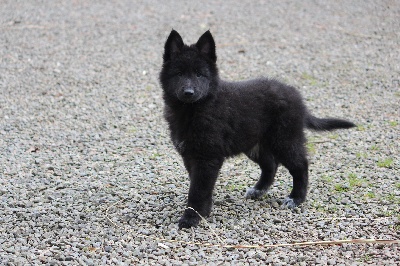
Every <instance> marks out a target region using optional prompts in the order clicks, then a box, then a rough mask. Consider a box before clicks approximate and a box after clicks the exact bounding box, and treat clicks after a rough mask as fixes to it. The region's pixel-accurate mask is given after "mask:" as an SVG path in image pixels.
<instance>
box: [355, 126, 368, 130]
mask: <svg viewBox="0 0 400 266" xmlns="http://www.w3.org/2000/svg"><path fill="white" fill-rule="evenodd" d="M357 130H358V131H365V130H366V128H365V126H363V125H358V126H357Z"/></svg>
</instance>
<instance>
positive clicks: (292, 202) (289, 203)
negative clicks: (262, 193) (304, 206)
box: [282, 197, 303, 209]
mask: <svg viewBox="0 0 400 266" xmlns="http://www.w3.org/2000/svg"><path fill="white" fill-rule="evenodd" d="M302 202H303V201H302V200H301V199H296V198H294V199H293V198H291V197H287V198H285V199H284V200H283V204H282V206H283V207H286V208H289V209H294V208H296V207H297V206H299V205H300V204H301V203H302Z"/></svg>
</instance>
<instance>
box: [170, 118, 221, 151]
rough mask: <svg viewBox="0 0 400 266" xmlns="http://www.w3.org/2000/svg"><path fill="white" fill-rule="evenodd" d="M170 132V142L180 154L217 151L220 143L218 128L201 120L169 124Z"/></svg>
mask: <svg viewBox="0 0 400 266" xmlns="http://www.w3.org/2000/svg"><path fill="white" fill-rule="evenodd" d="M175 122H177V121H175ZM170 130H171V139H172V142H173V144H174V146H175V148H176V149H177V151H178V152H179V153H180V154H183V153H186V152H190V153H193V152H195V153H202V152H209V151H210V150H215V149H218V146H219V145H218V143H220V140H219V136H220V135H221V134H219V133H218V128H217V127H215V126H214V127H213V126H212V125H210V124H209V123H205V122H204V121H202V120H197V119H192V120H187V121H185V123H171V124H170Z"/></svg>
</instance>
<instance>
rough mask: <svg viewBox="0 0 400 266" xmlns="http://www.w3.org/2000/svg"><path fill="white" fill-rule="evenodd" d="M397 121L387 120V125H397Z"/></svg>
mask: <svg viewBox="0 0 400 266" xmlns="http://www.w3.org/2000/svg"><path fill="white" fill-rule="evenodd" d="M398 124H399V123H398V122H397V121H389V125H391V126H392V127H395V126H397V125H398Z"/></svg>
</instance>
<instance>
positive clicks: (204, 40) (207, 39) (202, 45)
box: [196, 30, 217, 62]
mask: <svg viewBox="0 0 400 266" xmlns="http://www.w3.org/2000/svg"><path fill="white" fill-rule="evenodd" d="M196 47H197V49H199V51H200V53H202V54H204V55H206V56H207V57H208V58H210V59H211V60H212V61H213V62H216V61H217V55H216V53H215V42H214V38H213V36H212V35H211V32H210V31H209V30H208V31H206V32H205V33H204V34H203V35H201V37H200V38H199V40H198V41H197V43H196Z"/></svg>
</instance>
